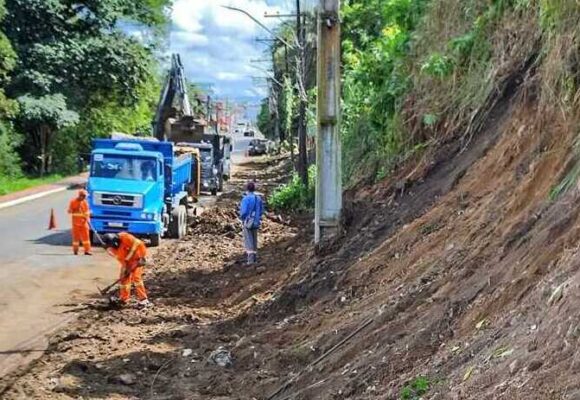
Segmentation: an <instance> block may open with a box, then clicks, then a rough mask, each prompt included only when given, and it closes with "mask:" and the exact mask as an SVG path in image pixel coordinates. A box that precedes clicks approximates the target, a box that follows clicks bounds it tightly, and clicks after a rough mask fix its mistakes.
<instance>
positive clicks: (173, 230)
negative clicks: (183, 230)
mask: <svg viewBox="0 0 580 400" xmlns="http://www.w3.org/2000/svg"><path fill="white" fill-rule="evenodd" d="M179 220H180V215H179V207H175V208H174V209H173V210H171V221H170V222H169V237H170V238H173V239H179V228H180V221H179Z"/></svg>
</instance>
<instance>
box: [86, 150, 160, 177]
mask: <svg viewBox="0 0 580 400" xmlns="http://www.w3.org/2000/svg"><path fill="white" fill-rule="evenodd" d="M91 176H93V177H95V178H113V179H125V180H132V181H156V180H157V160H155V159H151V158H132V157H123V156H120V155H109V154H95V155H94V156H93V165H92V168H91Z"/></svg>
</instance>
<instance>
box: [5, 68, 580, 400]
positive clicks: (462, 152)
mask: <svg viewBox="0 0 580 400" xmlns="http://www.w3.org/2000/svg"><path fill="white" fill-rule="evenodd" d="M526 68H528V69H526V70H525V71H522V72H521V73H519V74H516V75H515V76H514V81H513V85H508V86H507V90H505V91H502V92H501V93H498V98H497V99H496V100H497V101H494V102H493V103H492V104H493V106H492V107H491V108H490V109H489V110H487V113H486V118H485V119H484V120H483V123H482V124H481V127H480V128H479V129H478V130H477V132H474V134H473V137H471V138H470V140H468V141H465V140H461V136H457V137H454V138H449V139H448V141H447V142H445V143H442V144H441V146H439V147H438V148H437V150H436V151H434V152H431V153H428V154H426V155H425V156H424V157H425V158H424V159H423V160H419V162H416V163H413V164H409V166H408V167H407V168H402V169H401V170H400V171H399V172H398V174H397V175H395V176H393V177H392V178H390V179H388V180H386V181H384V182H382V183H380V184H378V185H374V186H369V187H362V188H357V189H356V190H353V191H351V192H350V193H347V200H348V201H347V205H348V206H347V212H346V213H345V223H346V225H345V234H344V236H343V237H341V238H340V239H339V240H337V242H336V243H335V244H334V245H333V246H331V247H330V248H327V249H323V250H322V251H320V252H315V251H314V249H313V248H312V245H311V236H310V232H311V227H310V221H309V220H308V218H289V217H283V216H277V215H272V214H270V215H269V216H268V217H267V219H266V221H265V226H264V230H263V232H262V238H263V245H262V250H261V262H260V264H259V265H258V266H257V267H255V268H247V267H244V266H243V265H242V264H241V263H240V262H239V260H240V257H241V251H242V249H241V241H240V232H239V226H238V225H237V224H236V223H235V222H234V220H235V207H236V205H237V200H238V198H239V188H240V186H241V184H242V183H243V182H244V181H245V180H247V179H248V178H252V177H255V178H257V179H258V180H259V181H260V182H262V183H266V185H265V186H266V187H268V184H267V183H268V182H274V183H272V185H275V184H276V183H277V182H278V180H279V179H281V178H280V177H281V176H283V175H284V174H286V169H285V168H284V166H283V164H281V163H279V162H278V161H270V162H267V163H262V164H254V165H247V166H245V167H244V168H243V169H241V170H240V171H238V174H237V176H236V180H235V181H234V182H233V186H234V187H237V188H238V189H237V190H238V191H237V192H235V191H234V192H232V193H229V194H226V195H224V196H223V197H222V199H221V200H220V201H219V202H218V206H217V207H216V208H215V209H213V210H210V211H208V212H207V213H206V214H204V215H202V217H200V218H199V220H198V221H196V223H195V225H194V226H193V228H192V233H191V235H190V236H189V237H188V238H187V239H186V240H183V241H180V242H172V243H169V244H168V245H167V247H166V248H165V249H164V251H162V252H160V255H159V256H158V257H157V259H156V260H155V266H156V267H155V269H154V270H153V271H151V273H150V274H149V276H148V278H147V283H148V285H149V288H150V290H151V295H152V298H153V299H154V301H155V303H156V306H155V308H153V309H150V310H147V311H137V310H133V309H125V310H122V311H118V312H113V311H110V310H103V309H98V308H96V309H90V310H87V311H86V312H85V314H84V315H83V317H82V318H81V320H80V322H79V323H78V324H77V325H75V326H72V327H70V328H69V329H67V330H66V331H63V332H61V334H59V335H58V336H57V337H55V338H54V339H53V345H52V346H51V349H50V351H49V352H48V354H47V355H46V356H44V357H43V358H41V359H40V360H39V361H38V362H36V363H35V364H33V365H32V366H31V368H30V369H29V370H27V371H22V372H21V373H20V374H17V375H13V376H12V377H9V378H7V379H6V380H4V381H3V387H4V389H3V390H4V391H3V396H4V397H5V398H9V399H12V398H63V399H67V398H80V397H82V398H143V399H210V398H211V399H253V398H256V399H269V400H271V399H276V400H281V399H412V398H419V397H420V396H422V398H430V399H498V398H509V399H572V398H578V397H577V396H580V383H578V382H580V380H579V379H578V374H579V373H580V360H579V359H578V358H579V357H578V346H577V343H578V339H579V338H580V319H579V318H578V312H577V311H576V309H577V308H578V305H579V304H580V294H579V293H580V280H579V279H580V278H579V275H578V266H579V265H580V249H579V247H578V241H579V239H580V229H579V226H580V225H579V222H580V221H579V218H580V215H579V211H578V210H579V208H578V207H577V206H576V202H577V200H578V197H580V196H579V191H578V190H577V189H576V188H575V187H574V188H573V189H572V190H571V191H569V192H568V193H567V194H564V195H562V196H561V197H560V198H559V200H555V201H551V200H549V194H550V191H551V190H552V189H553V188H554V187H555V186H556V185H557V184H558V183H559V182H560V181H562V179H563V178H564V177H566V176H567V175H568V173H569V172H570V171H571V170H573V168H574V166H575V165H576V163H577V159H576V157H575V155H574V154H573V152H572V151H571V150H570V149H571V148H573V144H574V142H575V137H576V136H575V135H576V134H575V132H576V131H577V130H576V127H575V126H574V125H573V124H572V122H570V121H571V120H566V119H563V118H562V117H561V115H560V113H559V111H558V110H553V111H552V110H551V109H544V108H540V106H539V105H538V102H537V101H536V97H535V93H536V91H537V86H536V85H537V82H536V81H534V79H532V77H533V74H532V72H530V71H531V70H530V69H529V68H530V67H529V66H527V67H526ZM463 139H465V138H463ZM575 396H576V397H575Z"/></svg>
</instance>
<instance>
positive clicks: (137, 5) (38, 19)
mask: <svg viewBox="0 0 580 400" xmlns="http://www.w3.org/2000/svg"><path fill="white" fill-rule="evenodd" d="M171 3H172V0H137V1H132V0H131V1H130V0H101V1H98V2H95V1H79V2H69V1H66V0H51V1H45V0H0V178H2V179H3V182H6V181H8V179H7V178H8V177H10V178H19V179H20V181H18V182H29V183H33V182H37V181H36V180H35V179H30V180H27V179H26V178H23V177H22V176H23V174H24V175H26V176H29V177H31V178H34V177H38V176H40V177H42V176H44V175H54V174H55V173H58V174H63V175H66V174H71V173H76V172H78V170H77V168H78V158H79V156H80V155H82V154H86V153H88V150H89V146H90V140H91V139H92V138H94V137H99V136H105V135H109V134H110V133H112V132H114V131H118V132H126V133H136V132H141V133H148V132H149V131H150V123H151V120H152V116H153V113H154V109H155V105H156V103H157V99H158V94H159V86H160V84H159V72H160V71H159V66H158V61H157V58H156V56H155V52H156V50H157V49H158V48H159V45H160V43H161V39H162V35H164V33H165V28H166V27H167V24H168V7H169V6H170V5H171ZM134 29H139V30H141V31H146V32H147V33H148V34H147V35H141V36H140V37H142V38H141V39H136V37H135V36H134V35H132V34H131V33H130V32H129V30H134ZM14 182H16V181H14ZM38 182H42V181H38ZM21 186H22V185H21V184H20V183H18V184H16V183H15V184H14V187H21Z"/></svg>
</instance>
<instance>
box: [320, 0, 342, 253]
mask: <svg viewBox="0 0 580 400" xmlns="http://www.w3.org/2000/svg"><path fill="white" fill-rule="evenodd" d="M339 10H340V0H320V7H319V10H318V12H319V15H318V133H317V137H316V142H317V143H316V171H317V179H316V205H315V216H314V222H315V231H314V241H315V243H316V244H321V243H324V242H325V241H327V240H329V239H332V237H334V236H335V235H337V234H338V231H339V227H340V217H341V212H342V174H341V167H342V165H341V164H342V160H341V148H340V16H339Z"/></svg>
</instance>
